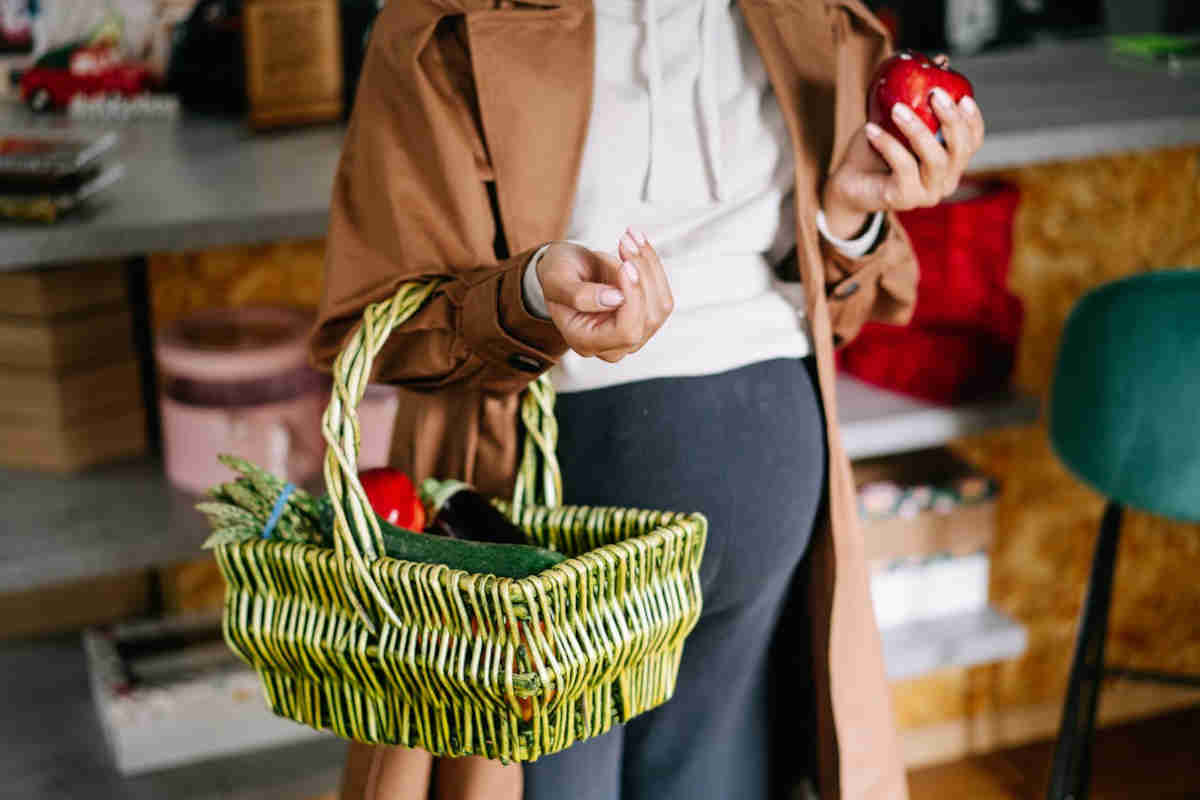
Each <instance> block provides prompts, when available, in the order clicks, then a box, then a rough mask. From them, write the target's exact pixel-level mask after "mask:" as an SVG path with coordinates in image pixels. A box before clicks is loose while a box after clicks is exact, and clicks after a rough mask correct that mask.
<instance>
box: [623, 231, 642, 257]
mask: <svg viewBox="0 0 1200 800" xmlns="http://www.w3.org/2000/svg"><path fill="white" fill-rule="evenodd" d="M621 244H623V245H625V249H626V250H628V251H629V252H630V253H632V254H633V255H635V256H636V255H637V254H638V253H640V252H641V251H640V250H638V246H637V242H635V241H634V240H633V237H632V236H630V235H629V234H628V233H627V234H625V235H624V236H622V237H621Z"/></svg>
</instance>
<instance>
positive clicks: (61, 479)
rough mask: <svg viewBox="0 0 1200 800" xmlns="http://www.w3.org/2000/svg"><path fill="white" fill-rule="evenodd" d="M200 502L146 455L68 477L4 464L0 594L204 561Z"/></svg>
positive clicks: (0, 475) (0, 480)
mask: <svg viewBox="0 0 1200 800" xmlns="http://www.w3.org/2000/svg"><path fill="white" fill-rule="evenodd" d="M197 501H198V498H195V497H192V496H189V495H187V494H185V493H183V492H180V491H177V490H175V489H173V488H172V487H171V486H170V485H169V484H168V483H167V481H166V479H165V478H164V477H163V473H162V467H161V466H160V464H159V463H158V462H157V461H153V460H149V459H143V460H138V461H132V462H127V463H123V464H116V465H111V466H105V467H100V468H97V469H93V470H88V471H86V472H83V473H80V474H78V475H70V476H64V475H56V474H50V473H41V472H26V471H22V470H12V469H0V508H2V509H4V511H3V518H2V520H0V593H3V592H13V591H20V590H23V589H32V588H36V587H38V586H44V585H49V584H55V583H64V582H67V581H73V580H79V579H82V578H87V577H93V576H96V575H107V574H115V573H119V572H126V571H130V570H136V569H140V568H143V567H149V566H154V565H159V564H170V563H175V562H180V561H188V560H192V559H199V558H203V557H204V551H202V550H201V549H200V545H201V543H203V541H204V539H205V537H206V536H207V535H208V526H207V523H206V522H205V520H204V518H203V517H202V516H201V515H200V513H199V512H198V511H196V510H195V509H194V508H193V506H194V505H195V504H196V502H197Z"/></svg>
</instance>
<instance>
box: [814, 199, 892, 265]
mask: <svg viewBox="0 0 1200 800" xmlns="http://www.w3.org/2000/svg"><path fill="white" fill-rule="evenodd" d="M817 230H819V231H820V232H821V236H823V237H825V241H827V242H829V243H830V244H831V245H833V246H834V247H836V248H837V251H838V252H839V253H841V254H842V255H844V256H845V257H846V258H862V257H863V256H865V255H866V254H867V253H869V252H871V248H873V247H874V246H875V245H876V244H878V243H879V242H878V240H879V233H880V231H882V230H883V212H882V211H876V212H875V213H874V214H873V215H871V224H870V225H868V226H867V229H866V230H865V231H863V234H862V235H861V236H858V237H856V238H854V239H839V238H838V237H836V236H834V235H833V234H832V233H831V232H830V231H829V223H827V222H826V221H825V212H824V211H822V210H821V209H817Z"/></svg>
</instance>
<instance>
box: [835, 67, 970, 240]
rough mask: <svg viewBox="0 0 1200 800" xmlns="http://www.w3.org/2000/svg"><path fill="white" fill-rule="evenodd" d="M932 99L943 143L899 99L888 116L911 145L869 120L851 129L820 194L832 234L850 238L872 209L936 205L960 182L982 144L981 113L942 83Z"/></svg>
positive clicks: (897, 209) (883, 209) (890, 209)
mask: <svg viewBox="0 0 1200 800" xmlns="http://www.w3.org/2000/svg"><path fill="white" fill-rule="evenodd" d="M932 101H933V110H934V113H935V114H937V117H938V119H939V120H940V121H941V132H942V136H943V137H944V139H945V145H944V146H943V145H942V144H941V143H940V142H939V141H938V140H937V137H936V136H935V135H934V134H933V133H931V132H930V131H929V128H927V127H926V126H925V123H924V122H922V121H921V120H920V119H918V118H917V116H916V115H915V114H913V113H912V111H911V110H910V109H909V108H908V106H905V105H903V104H900V103H897V104H896V106H894V107H893V108H892V119H893V120H895V122H896V125H897V127H899V128H900V130H901V131H902V132H903V133H904V134H905V135H906V136H907V138H908V142H909V145H910V146H911V148H912V149H911V150H910V149H909V148H908V147H905V146H904V143H903V142H900V141H899V140H898V139H896V137H894V136H892V135H891V134H889V133H888V132H887V131H885V130H883V129H882V128H880V127H879V126H878V125H875V124H873V123H870V122H868V123H867V124H866V125H864V126H863V128H862V129H860V130H859V131H858V132H857V133H856V134H855V135H854V138H853V139H852V140H851V141H850V146H849V147H848V148H847V149H846V154H845V156H844V157H843V158H842V161H841V163H840V164H838V165H837V167H836V168H835V169H834V170H833V172H832V173H831V174H830V176H829V180H828V181H826V183H825V187H824V190H823V191H822V194H821V207H822V209H823V210H824V211H825V219H826V222H827V223H828V225H829V228H830V230H831V232H832V233H833V234H834V235H835V236H838V237H841V238H846V239H849V238H852V237H853V236H854V235H855V234H856V233H857V232H858V231H859V230H861V229H862V227H863V225H864V224H865V223H866V220H867V217H868V215H870V214H871V213H873V212H875V211H885V210H888V211H906V210H908V209H910V208H918V207H921V208H926V207H929V206H933V205H937V204H938V203H940V202H941V201H942V200H943V199H944V198H945V197H946V196H947V195H949V194H950V193H951V192H953V191H954V190H955V189H957V188H958V182H959V180H960V179H961V178H962V175H963V172H964V171H965V170H966V168H967V162H968V161H970V160H971V156H973V155H974V154H975V152H976V151H977V150H978V149H979V147H980V145H982V144H983V128H984V126H983V114H982V112H981V111H980V109H979V106H978V105H977V104H976V103H975V101H974V100H972V99H971V98H970V97H964V98H963V99H962V101H961V102H959V103H958V104H955V103H954V101H953V100H951V99H950V96H949V95H948V94H946V92H945V91H944V90H942V89H935V90H934V91H933V98H932Z"/></svg>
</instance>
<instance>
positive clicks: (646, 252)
mask: <svg viewBox="0 0 1200 800" xmlns="http://www.w3.org/2000/svg"><path fill="white" fill-rule="evenodd" d="M617 252H618V254H619V255H620V259H617V258H615V257H614V256H612V255H610V254H609V253H603V252H598V251H595V250H589V249H587V248H586V247H583V246H581V245H576V244H571V243H570V242H555V243H553V244H552V245H550V247H548V248H546V252H545V253H543V254H542V259H541V261H540V262H538V265H537V277H538V280H539V281H540V282H541V284H542V292H543V294H545V296H546V308H547V309H548V310H549V311H550V318H551V319H552V320H553V321H554V324H555V326H556V327H557V328H558V330H559V332H560V333H561V334H562V336H563V339H565V340H566V342H567V346H569V347H570V348H571V349H572V350H574V351H575V352H576V353H578V354H579V355H581V356H597V357H599V358H602V359H604V360H605V361H608V362H610V363H611V362H616V361H620V360H621V359H622V358H624V357H625V356H627V355H629V354H630V353H636V352H637V351H638V350H640V349H641V348H642V345H644V344H645V343H646V342H647V341H648V340H649V339H650V337H651V336H653V335H654V334H655V332H656V331H658V329H659V328H661V327H662V325H663V323H664V322H666V320H667V317H668V316H669V315H670V314H671V311H672V310H673V309H674V307H675V300H674V297H673V296H672V295H671V287H670V285H669V284H668V282H667V276H666V273H665V272H664V270H663V265H662V261H660V260H659V258H658V253H656V252H655V250H654V247H653V246H651V244H650V242H649V241H647V240H646V237H645V235H644V234H640V233H635V232H634V231H633V230H632V229H631V230H628V231H626V232H625V234H624V235H623V236H622V237H621V241H620V243H619V245H618V247H617Z"/></svg>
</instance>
